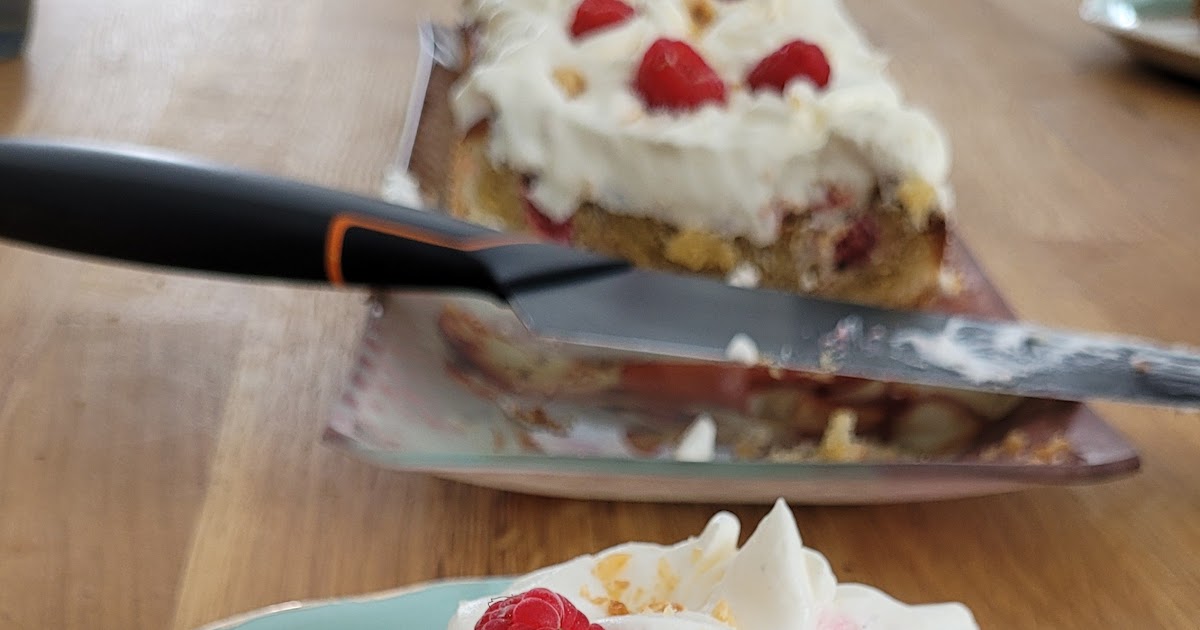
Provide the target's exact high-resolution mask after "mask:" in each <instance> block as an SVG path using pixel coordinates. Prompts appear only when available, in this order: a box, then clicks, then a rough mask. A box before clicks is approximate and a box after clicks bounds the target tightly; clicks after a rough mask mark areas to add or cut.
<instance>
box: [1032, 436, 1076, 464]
mask: <svg viewBox="0 0 1200 630" xmlns="http://www.w3.org/2000/svg"><path fill="white" fill-rule="evenodd" d="M1073 454H1074V451H1073V450H1072V449H1071V442H1070V440H1068V439H1067V436H1065V435H1063V434H1062V433H1056V434H1055V435H1053V436H1051V437H1050V439H1049V440H1046V442H1045V444H1042V445H1041V446H1039V447H1037V448H1035V449H1033V452H1032V453H1031V454H1030V459H1032V460H1033V462H1034V463H1037V464H1064V463H1066V462H1067V461H1068V460H1069V459H1070V458H1071V455H1073Z"/></svg>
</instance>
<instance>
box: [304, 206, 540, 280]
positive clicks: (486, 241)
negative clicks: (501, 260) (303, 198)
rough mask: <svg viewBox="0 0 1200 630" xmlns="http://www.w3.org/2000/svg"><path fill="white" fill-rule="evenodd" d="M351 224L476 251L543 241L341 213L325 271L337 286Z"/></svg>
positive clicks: (329, 236)
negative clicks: (459, 233) (468, 234)
mask: <svg viewBox="0 0 1200 630" xmlns="http://www.w3.org/2000/svg"><path fill="white" fill-rule="evenodd" d="M351 228H360V229H363V230H370V231H372V232H378V233H380V234H386V235H388V236H395V237H397V238H403V239H406V240H410V241H416V242H418V243H425V244H427V245H434V246H437V247H445V248H446V249H455V250H458V251H460V252H477V251H480V250H484V249H491V248H493V247H500V246H503V245H529V244H534V243H540V242H541V241H538V240H537V239H535V238H533V237H530V236H523V235H520V234H487V235H483V236H480V237H476V238H466V239H461V240H460V239H453V238H447V237H445V236H443V235H441V234H437V233H434V232H428V231H425V230H422V229H420V228H415V227H412V226H408V225H403V224H399V223H392V222H390V221H387V220H384V219H377V218H375V217H364V216H356V215H353V214H339V215H337V216H335V217H333V219H332V220H331V221H330V222H329V230H328V232H326V237H325V275H326V277H328V278H329V282H330V283H332V284H334V285H336V286H341V285H344V284H345V283H346V278H345V277H344V276H343V274H342V250H343V249H344V247H345V243H346V233H347V232H349V231H350V229H351Z"/></svg>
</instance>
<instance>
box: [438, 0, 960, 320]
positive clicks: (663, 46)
mask: <svg viewBox="0 0 1200 630" xmlns="http://www.w3.org/2000/svg"><path fill="white" fill-rule="evenodd" d="M465 8H466V15H467V27H466V31H465V32H466V41H467V46H466V49H467V53H466V64H465V66H464V68H463V72H462V75H461V77H460V79H459V80H458V82H457V83H456V85H455V87H454V90H453V93H452V101H451V106H452V110H453V112H454V116H455V120H456V123H457V125H458V129H459V132H460V133H459V137H458V139H457V143H456V147H455V148H454V155H453V159H452V160H453V165H452V175H451V182H450V187H449V189H450V195H449V196H450V199H449V203H448V205H449V206H450V210H451V212H452V213H453V214H454V215H456V216H458V217H460V218H463V219H467V220H470V221H474V222H477V223H482V224H485V225H489V226H491V227H496V228H499V229H504V230H511V231H523V232H531V233H535V234H538V235H540V236H542V237H544V238H547V239H552V240H557V241H562V242H566V243H569V244H572V245H575V246H578V247H581V248H584V249H591V250H595V251H598V252H602V253H606V254H610V255H614V256H618V257H621V258H624V259H627V260H629V261H631V262H633V263H634V264H636V265H640V266H644V267H649V268H655V269H661V270H667V271H676V272H685V273H700V274H706V275H710V276H715V277H722V278H726V279H728V280H730V281H731V282H735V283H738V284H743V285H754V286H762V287H769V288H774V289H780V290H786V291H796V292H805V293H811V294H815V295H820V296H825V297H830V298H835V299H844V300H851V301H856V302H864V303H870V304H879V305H886V306H893V307H911V306H916V305H920V304H922V303H924V302H925V301H926V300H928V299H929V298H930V297H931V296H934V295H936V294H937V291H938V276H939V271H940V269H941V263H942V258H943V253H944V249H945V243H946V213H947V212H948V210H949V208H950V199H951V193H950V189H949V186H948V183H947V176H948V170H949V149H948V146H947V142H946V139H945V136H944V134H943V132H942V130H941V129H940V128H939V127H938V125H937V124H936V122H935V121H934V120H933V119H932V118H931V117H930V116H929V115H927V114H926V113H924V112H923V111H921V110H920V109H918V108H916V107H913V106H911V105H909V104H907V103H906V102H905V101H904V100H903V98H902V97H901V95H900V91H899V89H898V88H897V86H896V84H895V83H894V82H893V81H892V80H891V78H890V77H889V75H888V73H887V71H886V61H885V59H884V58H883V57H882V56H881V55H880V54H879V53H878V52H877V51H875V50H874V49H873V48H872V47H871V46H870V45H869V44H868V42H867V40H866V39H865V38H864V36H863V35H862V34H861V33H860V31H859V30H858V29H857V27H856V26H855V25H854V24H853V22H852V21H851V19H850V18H849V17H848V15H847V13H846V12H845V10H844V9H843V8H842V6H841V4H840V3H839V2H836V1H829V0H739V1H736V2H734V1H718V0H653V1H651V0H468V2H467V3H466V5H465Z"/></svg>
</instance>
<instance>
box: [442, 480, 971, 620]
mask: <svg viewBox="0 0 1200 630" xmlns="http://www.w3.org/2000/svg"><path fill="white" fill-rule="evenodd" d="M739 530H740V524H739V523H738V520H737V518H736V517H734V516H733V515H732V514H729V513H727V512H721V513H718V514H717V515H715V516H714V517H713V518H712V519H711V520H710V521H709V523H708V526H707V527H705V528H704V531H703V532H702V533H701V534H700V535H699V536H697V537H692V538H689V539H687V540H684V541H682V542H680V543H678V544H675V545H671V546H664V545H654V544H648V543H627V544H624V545H619V546H616V547H613V548H611V549H607V550H605V551H602V552H600V553H598V554H595V555H585V556H581V557H578V558H575V559H573V560H569V561H567V562H564V563H562V564H559V565H556V566H551V567H546V568H544V569H540V570H537V571H534V572H533V573H530V574H528V575H525V576H523V577H520V578H518V579H517V580H516V581H515V582H513V584H512V585H511V586H510V587H509V588H508V589H507V590H506V591H505V592H504V593H503V594H501V595H499V596H496V597H488V598H482V599H478V600H473V601H467V602H462V603H461V604H460V605H459V607H458V610H457V612H456V613H455V615H454V617H453V618H452V619H451V620H450V623H449V625H448V627H447V630H506V629H508V628H533V627H549V628H562V629H566V630H721V629H725V630H728V629H729V628H737V629H738V630H781V629H784V628H789V629H790V628H805V629H809V628H811V629H814V630H864V629H867V628H880V629H883V628H895V629H899V628H910V629H918V628H920V629H927V630H959V629H962V630H967V629H975V628H977V627H978V626H977V625H976V622H975V619H974V617H973V615H972V614H971V612H970V610H969V609H968V608H967V607H965V606H963V605H962V604H954V603H952V604H927V605H917V606H911V605H906V604H903V603H901V602H899V601H896V600H895V599H893V598H891V597H890V596H888V595H887V594H885V593H883V592H882V591H880V590H878V589H875V588H872V587H870V586H866V585H862V584H838V582H837V579H836V578H835V576H834V574H833V571H832V569H831V568H830V565H829V562H828V560H826V559H825V557H824V556H822V555H821V554H820V553H818V552H817V551H815V550H813V549H810V548H808V547H805V546H804V543H803V541H802V540H801V538H800V532H799V529H798V528H797V526H796V521H795V518H794V517H793V515H792V512H791V510H790V509H788V507H787V505H785V504H784V503H783V502H782V501H779V502H777V503H776V504H775V506H774V508H773V509H772V510H771V511H770V513H768V514H767V516H766V517H765V518H764V519H763V520H762V522H761V523H759V525H758V527H757V529H756V530H755V531H754V533H753V534H751V535H750V537H749V538H748V539H747V540H746V543H745V544H744V545H743V546H742V547H741V548H740V549H739V548H738V545H737V543H738V536H739V533H740V531H739ZM529 621H532V622H533V623H525V622H529Z"/></svg>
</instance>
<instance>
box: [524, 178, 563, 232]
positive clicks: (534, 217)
mask: <svg viewBox="0 0 1200 630" xmlns="http://www.w3.org/2000/svg"><path fill="white" fill-rule="evenodd" d="M532 184H533V178H531V177H523V178H522V179H521V205H522V206H523V207H524V208H525V222H526V223H528V224H529V225H530V227H532V228H533V230H534V231H535V232H537V233H538V235H539V236H541V237H542V238H545V239H547V240H550V241H553V242H555V243H562V244H564V245H565V244H569V243H570V242H571V234H572V232H573V230H572V229H571V221H570V219H568V220H567V222H566V223H555V222H554V220H553V219H551V218H550V217H548V216H546V215H545V214H544V213H543V212H542V211H541V209H540V208H538V207H537V206H536V205H534V204H533V201H531V200H530V199H529V187H530V186H531V185H532Z"/></svg>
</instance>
